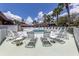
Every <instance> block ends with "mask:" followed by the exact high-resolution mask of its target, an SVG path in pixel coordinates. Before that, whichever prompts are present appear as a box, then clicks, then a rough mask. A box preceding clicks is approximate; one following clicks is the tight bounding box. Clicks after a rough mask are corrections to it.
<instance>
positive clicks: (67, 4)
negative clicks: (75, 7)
mask: <svg viewBox="0 0 79 59" xmlns="http://www.w3.org/2000/svg"><path fill="white" fill-rule="evenodd" d="M69 4H70V3H59V4H58V7H59V8H60V9H62V10H63V8H64V7H65V8H66V10H67V13H68V21H69V23H70V22H71V19H70V10H69Z"/></svg>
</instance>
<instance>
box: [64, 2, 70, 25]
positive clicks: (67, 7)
mask: <svg viewBox="0 0 79 59" xmlns="http://www.w3.org/2000/svg"><path fill="white" fill-rule="evenodd" d="M65 7H66V10H67V13H68V21H69V24H70V22H71V19H70V11H69V4H68V3H66V5H65Z"/></svg>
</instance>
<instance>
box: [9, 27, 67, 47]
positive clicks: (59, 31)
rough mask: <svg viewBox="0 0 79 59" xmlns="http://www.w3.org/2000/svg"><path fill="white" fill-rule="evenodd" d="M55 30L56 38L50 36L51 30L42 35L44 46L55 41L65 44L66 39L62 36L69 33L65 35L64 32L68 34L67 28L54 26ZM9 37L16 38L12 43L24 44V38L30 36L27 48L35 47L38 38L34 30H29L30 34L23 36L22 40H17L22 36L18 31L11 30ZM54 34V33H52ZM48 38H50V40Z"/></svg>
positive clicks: (10, 38)
mask: <svg viewBox="0 0 79 59" xmlns="http://www.w3.org/2000/svg"><path fill="white" fill-rule="evenodd" d="M54 30H55V31H56V32H55V34H56V37H55V38H52V37H50V31H49V32H44V35H43V37H41V38H40V39H41V42H42V45H43V47H49V46H52V44H51V43H55V42H58V43H61V44H64V43H65V41H64V40H61V38H64V37H67V35H64V34H67V33H66V32H65V31H66V28H60V27H58V28H54ZM9 32H10V33H9V36H10V37H9V39H8V40H14V41H13V42H12V44H16V45H18V46H19V45H20V44H22V43H23V42H22V41H23V40H24V39H26V38H30V42H29V43H28V44H27V45H26V46H25V47H26V48H35V46H36V42H37V38H35V37H34V32H27V34H28V36H27V37H26V36H22V37H21V39H20V40H16V38H18V37H20V36H19V35H18V34H17V33H16V32H13V31H9ZM11 34H12V35H11ZM52 34H53V33H52ZM48 38H49V39H50V40H48Z"/></svg>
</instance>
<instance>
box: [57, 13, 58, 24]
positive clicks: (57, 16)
mask: <svg viewBox="0 0 79 59" xmlns="http://www.w3.org/2000/svg"><path fill="white" fill-rule="evenodd" d="M57 25H58V14H57Z"/></svg>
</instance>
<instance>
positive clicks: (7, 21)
mask: <svg viewBox="0 0 79 59" xmlns="http://www.w3.org/2000/svg"><path fill="white" fill-rule="evenodd" d="M13 24H14V23H13V21H12V20H10V19H8V18H7V17H6V16H5V15H4V14H3V13H2V12H1V11H0V25H13Z"/></svg>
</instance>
